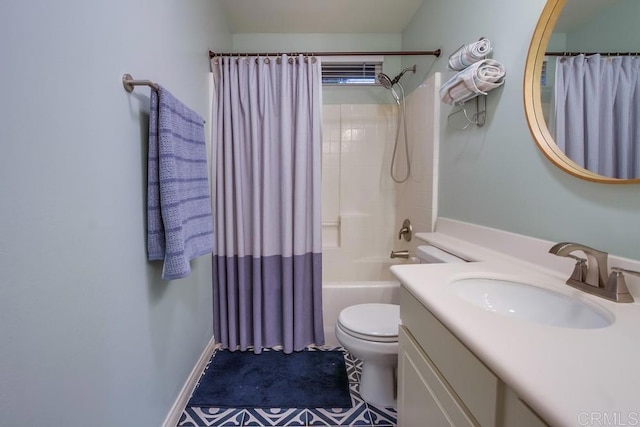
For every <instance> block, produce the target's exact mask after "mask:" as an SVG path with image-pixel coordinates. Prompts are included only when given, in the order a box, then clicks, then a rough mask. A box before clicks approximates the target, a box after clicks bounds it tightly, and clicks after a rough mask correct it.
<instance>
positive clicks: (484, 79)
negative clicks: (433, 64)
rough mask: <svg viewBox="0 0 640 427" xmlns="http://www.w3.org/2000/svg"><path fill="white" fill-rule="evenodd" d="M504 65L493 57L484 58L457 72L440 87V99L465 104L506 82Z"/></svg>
mask: <svg viewBox="0 0 640 427" xmlns="http://www.w3.org/2000/svg"><path fill="white" fill-rule="evenodd" d="M505 75H506V72H505V69H504V66H503V65H502V64H501V63H499V62H498V61H495V60H493V59H483V60H482V61H478V62H476V63H475V64H473V65H471V66H470V67H467V68H465V69H464V70H462V71H460V72H458V73H456V75H455V76H453V77H452V78H450V79H449V80H448V81H447V82H446V83H445V84H443V85H442V87H441V88H440V99H441V100H442V102H444V103H446V104H451V105H453V104H458V105H459V104H463V103H464V102H466V101H468V100H470V99H472V98H475V97H476V96H478V95H486V94H487V92H489V91H490V90H493V89H495V88H497V87H499V86H502V85H503V84H504V78H505Z"/></svg>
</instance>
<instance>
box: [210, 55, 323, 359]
mask: <svg viewBox="0 0 640 427" xmlns="http://www.w3.org/2000/svg"><path fill="white" fill-rule="evenodd" d="M212 71H213V74H214V86H215V94H216V95H215V97H216V98H215V99H214V102H215V103H216V105H215V106H214V108H213V110H214V111H216V116H217V119H216V123H215V131H214V142H213V143H214V144H215V156H214V157H215V166H214V170H213V171H212V173H213V176H215V188H214V190H213V193H214V201H213V204H214V216H215V225H214V227H215V233H216V242H215V248H214V256H213V298H214V309H213V311H214V333H215V337H216V341H217V342H219V343H221V344H222V346H223V347H224V348H228V349H230V350H242V351H244V350H248V349H253V351H254V352H255V353H260V352H261V351H262V349H263V348H270V347H275V346H282V347H283V350H284V351H285V352H287V353H290V352H292V351H299V350H303V349H304V348H305V347H306V346H307V345H310V344H314V343H315V344H317V345H321V344H324V332H323V326H322V324H323V322H322V259H321V257H322V243H321V232H322V230H321V211H320V199H321V181H320V178H321V175H320V173H321V155H322V152H321V148H322V145H321V144H322V138H321V107H322V100H321V86H320V82H321V75H320V61H319V60H317V59H316V58H309V57H303V56H302V55H301V56H298V57H287V56H286V55H283V56H281V57H279V58H277V59H276V58H262V57H260V58H255V57H254V58H246V57H243V58H230V57H223V58H214V59H212Z"/></svg>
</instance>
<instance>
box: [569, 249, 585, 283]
mask: <svg viewBox="0 0 640 427" xmlns="http://www.w3.org/2000/svg"><path fill="white" fill-rule="evenodd" d="M567 256H568V257H569V258H573V259H575V260H576V261H577V262H576V266H575V267H574V268H573V273H571V277H570V278H569V280H577V281H578V282H584V281H585V280H586V279H587V259H586V258H580V257H579V256H575V255H571V254H568V255H567Z"/></svg>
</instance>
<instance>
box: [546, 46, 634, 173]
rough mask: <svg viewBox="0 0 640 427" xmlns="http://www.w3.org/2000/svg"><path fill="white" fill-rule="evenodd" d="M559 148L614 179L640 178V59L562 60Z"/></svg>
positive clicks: (558, 70)
mask: <svg viewBox="0 0 640 427" xmlns="http://www.w3.org/2000/svg"><path fill="white" fill-rule="evenodd" d="M554 104H555V117H554V123H553V124H552V126H551V128H552V131H553V128H555V140H556V143H557V144H558V147H559V148H560V149H562V150H563V152H564V153H565V154H566V155H567V156H568V157H569V158H570V159H571V160H573V161H574V162H576V163H577V164H579V165H580V166H582V167H584V168H586V169H588V170H590V171H592V172H596V173H599V174H601V175H605V176H609V177H614V178H638V177H640V145H639V144H640V58H638V57H634V56H617V57H601V56H600V55H592V56H589V57H585V56H584V55H579V56H574V57H561V58H558V60H557V64H556V86H555V96H554Z"/></svg>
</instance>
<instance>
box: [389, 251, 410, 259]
mask: <svg viewBox="0 0 640 427" xmlns="http://www.w3.org/2000/svg"><path fill="white" fill-rule="evenodd" d="M389 257H390V258H391V259H393V258H404V259H409V251H391V255H389Z"/></svg>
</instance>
